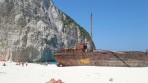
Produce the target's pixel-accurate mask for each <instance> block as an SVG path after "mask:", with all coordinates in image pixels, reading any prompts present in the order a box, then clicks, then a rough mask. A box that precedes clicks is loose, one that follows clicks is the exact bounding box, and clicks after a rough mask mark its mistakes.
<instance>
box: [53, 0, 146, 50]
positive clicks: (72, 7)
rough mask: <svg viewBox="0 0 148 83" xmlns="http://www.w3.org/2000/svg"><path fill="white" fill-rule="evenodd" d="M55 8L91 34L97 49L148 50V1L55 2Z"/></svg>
mask: <svg viewBox="0 0 148 83" xmlns="http://www.w3.org/2000/svg"><path fill="white" fill-rule="evenodd" d="M53 2H54V4H55V6H56V7H57V8H59V9H60V10H61V11H62V12H64V13H66V14H67V15H69V16H70V17H71V18H72V19H74V20H75V21H76V22H77V23H78V24H80V25H81V26H82V27H83V28H84V29H86V30H87V31H88V32H90V14H91V13H92V14H93V41H94V43H95V47H96V49H103V50H111V51H145V50H146V49H148V0H53Z"/></svg>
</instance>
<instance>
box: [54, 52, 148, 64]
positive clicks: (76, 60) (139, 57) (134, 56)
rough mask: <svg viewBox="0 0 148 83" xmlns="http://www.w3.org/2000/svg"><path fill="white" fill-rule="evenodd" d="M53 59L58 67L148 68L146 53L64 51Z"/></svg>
mask: <svg viewBox="0 0 148 83" xmlns="http://www.w3.org/2000/svg"><path fill="white" fill-rule="evenodd" d="M72 51H74V50H72ZM55 59H56V61H57V63H58V66H114V67H148V55H147V53H146V52H111V51H108V52H99V51H97V52H84V51H82V52H71V51H65V52H60V53H57V54H56V55H55Z"/></svg>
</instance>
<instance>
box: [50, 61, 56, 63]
mask: <svg viewBox="0 0 148 83" xmlns="http://www.w3.org/2000/svg"><path fill="white" fill-rule="evenodd" d="M49 64H57V62H56V61H54V62H49Z"/></svg>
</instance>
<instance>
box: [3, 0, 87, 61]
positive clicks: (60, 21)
mask: <svg viewBox="0 0 148 83" xmlns="http://www.w3.org/2000/svg"><path fill="white" fill-rule="evenodd" d="M89 39H90V36H89V34H88V32H87V31H86V30H85V29H84V28H82V27H81V26H80V25H78V24H77V23H76V22H75V21H74V20H73V19H71V18H70V17H69V16H68V15H66V14H64V13H63V12H61V11H60V10H59V9H58V8H56V7H55V6H54V4H53V2H52V1H51V0H0V59H6V60H13V61H50V60H53V58H54V56H53V53H54V52H57V51H58V50H59V49H62V48H75V46H76V43H77V42H83V41H84V40H86V41H87V42H88V43H89Z"/></svg>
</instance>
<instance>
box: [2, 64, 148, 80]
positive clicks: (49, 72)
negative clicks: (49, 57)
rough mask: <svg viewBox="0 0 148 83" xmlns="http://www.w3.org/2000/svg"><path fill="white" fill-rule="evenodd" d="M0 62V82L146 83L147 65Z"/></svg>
mask: <svg viewBox="0 0 148 83" xmlns="http://www.w3.org/2000/svg"><path fill="white" fill-rule="evenodd" d="M3 63H4V62H0V83H47V82H49V81H50V79H52V78H54V79H56V80H58V79H61V80H62V81H63V82H64V83H148V78H147V75H148V67H143V68H138V67H133V68H129V67H100V66H74V67H57V66H56V65H55V64H49V65H47V66H45V65H40V64H33V63H29V64H28V66H25V65H24V67H23V66H18V65H16V63H15V62H6V66H3Z"/></svg>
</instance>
